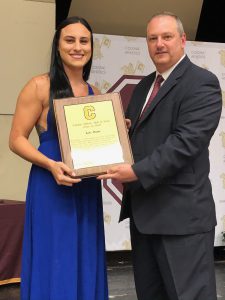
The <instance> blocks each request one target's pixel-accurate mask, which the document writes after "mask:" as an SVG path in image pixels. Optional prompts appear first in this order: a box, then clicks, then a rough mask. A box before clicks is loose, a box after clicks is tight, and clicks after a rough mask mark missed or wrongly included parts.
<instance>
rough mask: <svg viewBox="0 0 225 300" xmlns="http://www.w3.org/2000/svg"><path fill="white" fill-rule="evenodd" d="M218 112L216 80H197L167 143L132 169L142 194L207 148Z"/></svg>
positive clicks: (218, 97)
mask: <svg viewBox="0 0 225 300" xmlns="http://www.w3.org/2000/svg"><path fill="white" fill-rule="evenodd" d="M221 109H222V97H221V89H220V85H219V82H218V79H217V78H216V76H215V75H213V74H211V73H208V74H207V76H206V75H205V76H202V77H201V76H200V77H199V81H198V83H197V84H196V85H195V86H194V85H193V89H192V91H191V92H189V94H188V95H185V97H184V98H183V100H182V101H181V105H180V109H179V113H178V116H177V120H176V123H175V126H174V128H173V130H172V131H171V133H170V135H169V136H168V137H167V139H166V141H165V142H164V143H163V144H161V145H159V146H158V147H157V148H155V150H154V151H153V152H152V153H151V155H149V156H147V157H145V158H144V159H142V160H140V161H139V162H137V163H135V164H134V165H133V166H132V167H133V170H134V172H135V174H136V175H137V177H138V178H139V181H140V183H141V185H142V186H143V187H144V189H145V190H150V189H151V188H153V187H155V186H157V185H158V184H160V183H161V182H163V181H164V180H165V179H167V178H171V177H172V176H174V175H176V174H177V173H178V172H179V171H180V170H181V169H183V168H185V167H186V166H188V164H190V163H191V162H192V161H193V160H195V159H196V158H197V157H198V155H200V154H201V152H202V151H203V150H205V149H206V148H208V146H209V142H210V139H211V137H212V135H213V133H214V131H215V130H216V127H217V126H218V123H219V119H220V115H221ZM159 127H160V124H159Z"/></svg>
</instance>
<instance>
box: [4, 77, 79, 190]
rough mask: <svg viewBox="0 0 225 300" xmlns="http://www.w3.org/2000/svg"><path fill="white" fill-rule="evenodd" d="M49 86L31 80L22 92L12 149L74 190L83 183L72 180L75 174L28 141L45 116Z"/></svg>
mask: <svg viewBox="0 0 225 300" xmlns="http://www.w3.org/2000/svg"><path fill="white" fill-rule="evenodd" d="M44 81H45V82H44ZM48 85H49V84H48V83H47V80H46V78H44V77H43V76H42V77H41V76H40V77H36V78H33V79H31V80H30V81H29V82H28V83H27V84H26V86H25V87H24V88H23V90H22V91H21V93H20V95H19V97H18V101H17V105H16V110H15V114H14V118H13V122H12V128H11V132H10V137H9V147H10V149H11V150H12V151H13V152H15V153H16V154H17V155H19V156H20V157H22V158H24V159H25V160H27V161H29V162H31V163H33V164H35V165H38V166H40V167H42V168H45V169H47V170H49V171H50V172H51V173H52V175H53V176H54V178H55V180H56V182H57V183H58V184H63V185H69V186H70V185H72V184H73V183H76V182H78V181H80V179H74V178H71V177H70V176H74V175H75V174H74V172H73V170H71V169H70V168H69V167H67V166H66V165H65V164H64V163H62V162H56V161H53V160H52V159H49V158H48V157H46V156H45V155H43V154H42V153H41V152H39V151H38V150H37V149H36V148H35V147H34V146H33V145H32V144H31V143H30V142H29V140H28V138H29V135H30V133H31V131H32V129H33V128H34V126H35V124H36V123H37V121H38V119H39V118H40V116H41V114H42V112H43V109H44V104H45V100H46V97H47V98H48V90H49V87H48ZM68 175H69V176H68Z"/></svg>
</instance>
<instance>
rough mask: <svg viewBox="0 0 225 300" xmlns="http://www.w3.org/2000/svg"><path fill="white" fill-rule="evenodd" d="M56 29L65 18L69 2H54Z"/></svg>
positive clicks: (62, 0)
mask: <svg viewBox="0 0 225 300" xmlns="http://www.w3.org/2000/svg"><path fill="white" fill-rule="evenodd" d="M55 3H56V14H55V15H56V27H57V26H58V25H59V24H60V23H61V22H62V21H63V20H64V19H66V18H67V16H68V13H69V10H70V4H71V0H56V1H55Z"/></svg>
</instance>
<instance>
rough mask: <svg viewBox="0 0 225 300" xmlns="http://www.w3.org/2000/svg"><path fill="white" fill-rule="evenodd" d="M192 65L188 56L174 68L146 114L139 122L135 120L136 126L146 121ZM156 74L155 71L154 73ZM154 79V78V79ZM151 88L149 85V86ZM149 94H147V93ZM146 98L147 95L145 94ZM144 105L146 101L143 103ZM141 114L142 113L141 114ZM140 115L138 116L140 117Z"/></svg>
mask: <svg viewBox="0 0 225 300" xmlns="http://www.w3.org/2000/svg"><path fill="white" fill-rule="evenodd" d="M189 65H190V60H189V58H188V57H187V56H186V57H185V58H184V59H183V60H182V61H181V62H180V63H179V64H178V65H177V66H176V68H175V69H174V70H173V72H172V73H171V74H170V76H169V77H168V78H167V80H166V81H165V83H164V84H163V85H162V87H161V88H160V90H159V92H158V94H157V95H156V96H155V98H154V99H153V101H152V103H151V105H150V106H149V107H148V109H147V110H146V112H145V114H144V115H143V117H142V118H141V120H139V121H138V122H135V125H136V126H139V125H140V124H141V123H142V122H144V121H145V120H146V119H147V118H148V117H149V115H150V114H151V113H152V112H153V110H154V108H155V107H156V106H157V105H158V103H159V102H160V101H162V100H163V99H164V98H165V96H166V95H167V94H168V93H169V91H170V90H171V89H172V88H173V87H174V86H175V85H176V84H177V81H178V79H179V78H180V77H181V76H182V75H183V73H184V72H185V70H186V69H187V67H188V66H189ZM154 74H155V73H154ZM153 80H154V79H153ZM152 82H153V81H152ZM152 82H151V83H150V85H149V86H151V84H152ZM148 89H149V87H148ZM147 92H148V91H147ZM146 95H147V94H146ZM145 98H146V96H145ZM144 100H145V99H144ZM143 105H144V103H143ZM139 115H140V114H139ZM139 115H138V118H137V119H139Z"/></svg>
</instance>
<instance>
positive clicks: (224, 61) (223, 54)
mask: <svg viewBox="0 0 225 300" xmlns="http://www.w3.org/2000/svg"><path fill="white" fill-rule="evenodd" d="M219 54H220V63H221V65H222V66H224V67H225V50H220V51H219Z"/></svg>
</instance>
